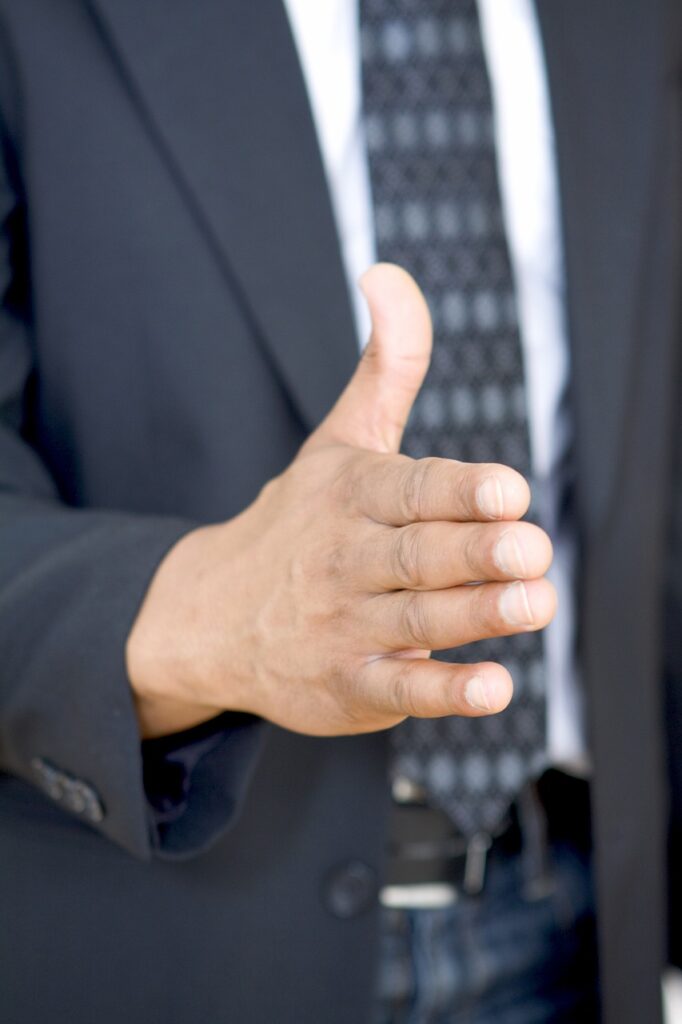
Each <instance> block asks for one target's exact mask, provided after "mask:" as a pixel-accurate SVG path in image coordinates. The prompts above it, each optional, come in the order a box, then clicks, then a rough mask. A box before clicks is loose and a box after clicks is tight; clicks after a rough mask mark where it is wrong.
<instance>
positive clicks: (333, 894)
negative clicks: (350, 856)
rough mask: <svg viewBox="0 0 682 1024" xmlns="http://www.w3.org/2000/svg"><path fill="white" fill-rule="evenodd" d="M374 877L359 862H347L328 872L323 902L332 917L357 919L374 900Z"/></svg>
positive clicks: (365, 865) (367, 867)
mask: <svg viewBox="0 0 682 1024" xmlns="http://www.w3.org/2000/svg"><path fill="white" fill-rule="evenodd" d="M376 892H377V881H376V875H375V873H374V871H373V870H372V868H371V867H369V865H368V864H364V863H363V862H362V861H361V860H349V861H346V862H345V863H344V864H340V865H338V866H337V867H335V868H334V869H333V870H332V871H330V873H329V875H328V876H327V878H326V880H325V884H324V889H323V901H324V904H325V906H326V908H327V910H328V911H329V912H330V913H331V914H333V915H334V917H340V918H349V917H357V916H358V914H361V913H362V912H363V910H367V909H368V908H369V907H370V906H371V905H372V903H374V901H375V899H376Z"/></svg>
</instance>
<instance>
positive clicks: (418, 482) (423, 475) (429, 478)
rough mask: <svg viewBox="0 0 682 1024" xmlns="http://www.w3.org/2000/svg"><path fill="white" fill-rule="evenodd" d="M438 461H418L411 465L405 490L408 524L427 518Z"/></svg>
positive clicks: (404, 502)
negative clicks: (429, 498) (430, 492)
mask: <svg viewBox="0 0 682 1024" xmlns="http://www.w3.org/2000/svg"><path fill="white" fill-rule="evenodd" d="M437 466H438V460H437V459H434V458H430V459H417V460H416V461H415V462H413V463H412V464H411V466H410V467H409V470H408V472H407V476H406V479H405V486H404V488H403V513H404V516H405V519H406V520H407V521H408V522H415V521H419V520H421V519H424V518H426V516H427V510H428V495H429V491H430V489H431V485H432V483H433V479H434V476H435V475H436V472H437Z"/></svg>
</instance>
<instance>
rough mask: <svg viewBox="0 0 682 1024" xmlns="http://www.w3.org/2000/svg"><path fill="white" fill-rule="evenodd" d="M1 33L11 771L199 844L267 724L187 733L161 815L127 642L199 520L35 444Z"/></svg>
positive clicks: (147, 850)
mask: <svg viewBox="0 0 682 1024" xmlns="http://www.w3.org/2000/svg"><path fill="white" fill-rule="evenodd" d="M2 42H3V40H2V34H1V33H0V106H1V107H2V108H3V109H2V113H1V114H0V143H1V145H2V154H1V155H2V160H1V162H0V771H3V772H6V773H9V774H12V775H15V776H17V777H19V778H21V779H23V780H25V781H26V782H27V783H29V784H32V785H35V786H38V787H40V788H41V789H42V790H43V792H44V793H45V794H46V796H47V797H48V798H49V799H51V800H54V801H56V802H57V803H58V804H59V805H60V806H61V807H63V808H64V810H65V812H67V813H71V814H74V815H76V816H77V817H79V818H80V819H81V820H82V821H85V822H87V823H88V824H90V825H91V826H93V827H95V828H97V829H98V830H99V831H100V833H101V834H102V835H103V836H105V837H107V838H108V839H110V840H112V841H114V842H116V843H118V844H120V845H121V846H122V847H124V848H125V849H126V850H128V851H129V852H130V853H132V854H134V855H136V856H138V857H142V858H149V857H151V856H153V855H157V856H164V855H166V854H168V855H171V856H189V855H192V854H193V853H194V852H196V851H197V850H199V849H201V848H203V847H204V846H205V845H207V843H208V842H210V841H211V839H212V838H214V837H215V835H217V834H218V833H219V832H220V831H221V830H222V829H224V828H225V827H226V826H227V825H228V824H229V823H230V821H231V820H232V818H233V816H234V814H235V811H236V808H237V806H238V804H239V802H240V800H241V799H242V797H243V794H244V791H245V787H246V784H247V780H248V775H249V772H250V770H251V766H252V764H253V761H254V758H255V756H256V754H255V752H256V748H257V744H258V733H259V731H260V727H259V725H258V724H257V723H255V722H254V721H252V720H249V719H248V717H247V716H239V717H238V716H232V718H230V719H229V720H226V721H221V722H220V723H219V724H218V726H215V725H214V727H213V741H212V742H211V743H207V742H206V740H207V737H206V735H202V736H200V737H199V738H198V740H197V742H198V743H199V746H198V747H197V749H196V750H195V751H194V753H192V747H193V743H194V737H192V736H189V737H185V738H184V741H183V743H184V749H185V751H186V752H187V753H188V757H189V761H188V768H187V780H186V785H185V799H184V801H183V803H182V806H181V808H179V809H176V810H177V813H176V818H175V820H174V821H173V822H167V821H162V820H160V819H159V817H158V814H157V812H156V808H155V807H154V805H153V801H152V802H151V803H150V800H149V799H148V795H147V791H146V789H145V785H144V782H145V778H144V775H145V772H144V768H145V764H144V759H143V755H142V751H141V745H140V738H139V732H138V726H137V719H136V715H135V709H134V705H133V699H132V693H131V689H130V685H129V681H128V678H127V676H126V670H125V659H124V651H125V643H126V639H127V636H128V633H129V630H130V628H131V625H132V623H133V621H134V619H135V616H136V613H137V610H138V608H139V606H140V604H141V601H142V599H143V597H144V594H145V591H146V589H147V587H148V585H149V582H150V580H151V577H152V576H153V574H154V571H155V569H156V567H157V566H158V564H159V562H160V561H161V559H162V558H163V557H164V555H165V554H166V553H167V551H168V550H169V549H170V547H171V546H172V545H173V544H174V543H175V542H176V541H177V540H178V539H179V538H180V537H181V536H182V535H183V534H184V533H185V532H187V531H188V530H189V529H191V528H192V526H193V525H194V524H192V523H189V522H187V521H184V520H182V519H171V518H167V517H158V518H155V517H145V516H138V515H132V514H126V513H125V512H116V511H108V510H104V509H75V508H72V507H68V506H67V505H66V504H65V503H64V502H63V501H62V500H61V499H60V495H59V491H58V487H57V484H56V482H55V480H54V479H53V478H52V476H51V474H50V472H49V470H48V468H47V467H46V466H45V464H44V463H43V462H42V461H41V458H40V457H39V454H38V452H37V451H36V449H35V448H34V446H33V445H32V443H31V437H30V422H31V418H30V404H31V396H32V395H33V394H34V393H35V389H36V388H39V386H40V367H39V361H38V360H37V359H36V357H35V355H34V353H33V340H32V328H31V316H30V305H31V304H30V289H29V285H28V281H29V270H28V267H29V262H30V261H29V259H28V254H27V245H28V243H27V231H26V223H27V213H26V209H25V201H24V197H23V191H22V186H21V175H20V173H19V160H18V158H17V155H16V149H15V145H14V134H13V132H12V130H11V129H12V118H11V113H12V110H11V99H12V82H11V81H10V80H9V71H8V68H10V67H11V54H10V55H6V54H5V53H3V48H2ZM6 56H7V57H8V59H7V60H6V59H5V57H6ZM8 101H9V102H8ZM202 744H203V745H202ZM154 757H155V758H156V762H158V761H159V758H158V752H157V753H156V754H155V755H154ZM152 760H154V758H152ZM148 774H149V773H147V775H148ZM155 778H156V786H157V790H158V785H159V779H162V778H166V779H168V778H170V776H169V774H168V772H166V774H165V775H164V773H163V772H160V770H159V769H158V765H157V770H156V775H155ZM156 796H157V797H158V792H157V794H156Z"/></svg>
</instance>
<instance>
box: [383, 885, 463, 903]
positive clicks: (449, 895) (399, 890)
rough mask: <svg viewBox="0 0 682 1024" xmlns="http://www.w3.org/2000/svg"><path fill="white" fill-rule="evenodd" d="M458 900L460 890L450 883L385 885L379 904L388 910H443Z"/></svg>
mask: <svg viewBox="0 0 682 1024" xmlns="http://www.w3.org/2000/svg"><path fill="white" fill-rule="evenodd" d="M458 899H459V892H458V890H457V889H456V888H455V886H454V885H450V883H449V882H420V883H418V884H416V885H385V886H384V887H383V888H382V889H380V890H379V903H380V904H381V906H382V907H386V908H387V909H388V910H443V909H444V908H445V907H451V906H452V905H453V903H456V902H457V900H458Z"/></svg>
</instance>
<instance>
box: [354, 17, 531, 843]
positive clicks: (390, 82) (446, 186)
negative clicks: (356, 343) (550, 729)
mask: <svg viewBox="0 0 682 1024" xmlns="http://www.w3.org/2000/svg"><path fill="white" fill-rule="evenodd" d="M360 7H361V37H362V85H363V104H364V114H365V129H366V139H367V148H368V156H369V169H370V183H371V189H372V194H373V203H374V213H375V228H376V240H377V254H378V257H379V259H381V260H388V261H390V262H394V263H398V264H400V265H401V266H403V267H405V268H406V269H407V270H409V271H410V273H411V274H413V276H414V277H415V278H416V280H417V281H418V282H419V283H420V285H421V286H422V288H423V290H424V293H425V295H426V298H427V301H428V304H429V307H430V310H431V314H432V317H433V322H434V351H433V358H432V364H431V369H430V371H429V373H428V375H427V378H426V381H425V383H424V386H423V388H422V390H421V392H420V394H419V396H418V398H417V401H416V403H415V406H414V409H413V413H412V416H411V418H410V421H409V424H408V427H407V431H406V434H405V439H404V444H403V450H404V451H405V452H406V453H407V454H408V455H411V456H413V457H414V458H421V457H423V456H427V455H436V456H441V457H444V458H452V459H461V460H464V461H467V462H502V463H506V464H508V465H511V466H513V467H514V468H515V469H518V470H519V471H520V472H521V473H523V474H524V475H525V476H526V477H529V476H530V468H531V465H530V446H529V436H528V423H527V411H526V397H525V387H524V376H523V362H522V353H521V345H520V338H519V330H518V322H517V314H516V299H515V294H514V286H513V280H512V274H511V266H510V261H509V254H508V251H507V244H506V239H505V234H504V225H503V222H502V209H501V201H500V194H499V186H498V180H497V166H496V160H495V146H494V137H493V115H492V101H491V91H490V83H489V80H488V74H487V68H486V63H485V56H484V52H483V46H482V40H481V32H480V27H479V23H478V13H477V8H476V3H475V0H361V4H360ZM436 656H437V657H439V658H442V659H443V660H446V661H461V662H472V661H483V660H492V661H499V662H501V663H502V664H504V665H506V667H507V668H508V669H509V671H510V672H511V674H512V677H513V679H514V683H515V696H514V701H513V703H512V705H511V706H510V708H509V709H508V710H507V711H506V712H503V713H502V714H501V715H499V716H493V717H491V718H480V719H466V718H456V717H453V718H446V719H438V720H430V719H429V720H419V719H409V720H407V721H406V722H404V723H403V724H402V725H400V726H399V727H398V728H397V729H394V730H393V733H392V737H393V757H392V777H393V780H394V792H397V791H398V787H397V786H396V783H397V782H399V785H400V783H402V784H403V786H404V780H409V783H410V784H411V785H412V788H414V786H417V787H418V788H419V789H420V790H422V791H423V792H425V793H426V795H427V799H428V800H429V802H430V803H432V804H433V805H435V806H437V807H440V808H442V809H444V810H445V811H446V812H447V813H448V814H449V815H450V817H451V819H452V820H453V821H454V822H455V824H456V825H457V827H458V828H459V829H460V831H461V832H462V833H463V834H464V835H467V836H471V835H473V834H475V833H477V832H480V831H485V832H494V831H495V829H496V828H497V827H498V826H499V825H500V823H501V821H502V819H503V818H504V816H505V813H506V811H507V809H508V807H509V805H510V803H511V802H512V800H513V799H514V797H515V796H516V794H518V792H519V790H520V789H521V787H522V785H523V783H524V782H525V781H526V780H527V779H528V778H529V777H530V776H531V775H534V774H536V773H537V772H538V771H539V769H540V768H541V765H542V761H543V757H544V750H545V673H544V660H543V647H542V638H541V636H540V635H539V634H538V633H523V634H519V635H517V636H512V637H501V638H496V639H492V640H489V641H481V642H479V643H478V644H475V645H470V646H467V647H460V648H458V649H456V650H453V651H446V652H442V653H440V654H438V655H436ZM408 788H409V787H408Z"/></svg>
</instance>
